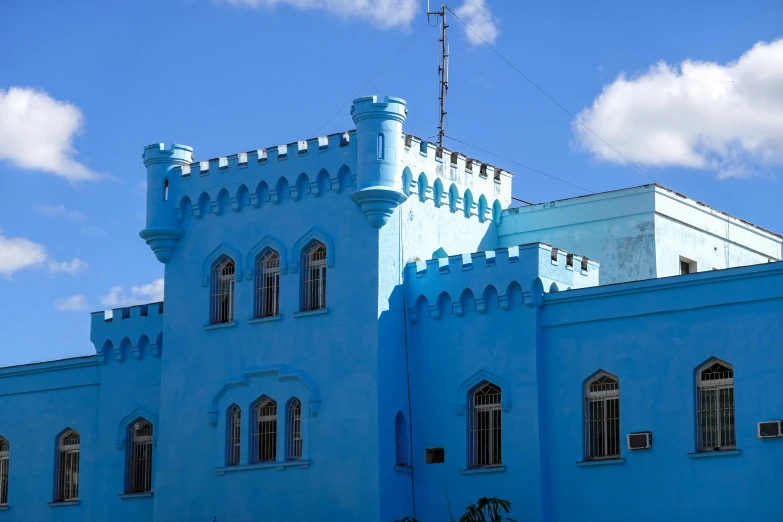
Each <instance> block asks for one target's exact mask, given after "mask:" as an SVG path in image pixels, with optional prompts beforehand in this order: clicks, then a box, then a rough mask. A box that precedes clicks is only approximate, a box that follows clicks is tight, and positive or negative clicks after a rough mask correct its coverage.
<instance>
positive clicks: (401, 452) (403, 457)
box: [394, 411, 408, 466]
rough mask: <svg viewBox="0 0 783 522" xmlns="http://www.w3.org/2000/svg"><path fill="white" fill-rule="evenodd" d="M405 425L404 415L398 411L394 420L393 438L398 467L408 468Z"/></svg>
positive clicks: (406, 430) (406, 429)
mask: <svg viewBox="0 0 783 522" xmlns="http://www.w3.org/2000/svg"><path fill="white" fill-rule="evenodd" d="M406 425H407V423H406V422H405V415H403V414H402V412H401V411H398V412H397V417H396V418H395V419H394V438H395V439H396V449H397V451H396V454H397V465H398V466H408V428H407V426H406Z"/></svg>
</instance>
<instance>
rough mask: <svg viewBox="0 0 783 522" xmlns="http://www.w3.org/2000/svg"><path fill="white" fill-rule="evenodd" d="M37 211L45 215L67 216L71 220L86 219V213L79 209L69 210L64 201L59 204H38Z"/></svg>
mask: <svg viewBox="0 0 783 522" xmlns="http://www.w3.org/2000/svg"><path fill="white" fill-rule="evenodd" d="M35 210H36V212H38V213H39V214H41V215H43V216H55V217H65V218H68V219H70V220H71V221H84V220H85V219H86V218H85V216H84V214H82V213H81V212H79V211H78V210H69V209H68V208H66V207H65V205H63V204H62V203H60V204H59V205H36V207H35Z"/></svg>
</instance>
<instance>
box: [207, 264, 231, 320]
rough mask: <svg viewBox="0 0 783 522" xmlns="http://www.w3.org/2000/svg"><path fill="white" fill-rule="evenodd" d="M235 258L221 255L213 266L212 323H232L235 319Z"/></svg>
mask: <svg viewBox="0 0 783 522" xmlns="http://www.w3.org/2000/svg"><path fill="white" fill-rule="evenodd" d="M235 270H236V265H235V264H234V260H233V259H231V258H230V257H228V256H226V255H222V256H220V258H219V259H218V260H217V261H216V262H215V264H214V266H213V267H212V306H211V317H210V319H211V322H212V323H230V322H231V321H233V320H234V272H235Z"/></svg>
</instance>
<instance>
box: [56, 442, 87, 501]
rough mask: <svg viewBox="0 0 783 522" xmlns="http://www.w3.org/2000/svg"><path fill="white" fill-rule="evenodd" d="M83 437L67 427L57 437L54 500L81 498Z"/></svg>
mask: <svg viewBox="0 0 783 522" xmlns="http://www.w3.org/2000/svg"><path fill="white" fill-rule="evenodd" d="M80 453H81V437H80V435H79V432H78V431H75V430H72V429H67V430H65V431H64V432H63V433H62V434H60V436H59V437H57V460H56V462H55V465H56V470H55V475H54V477H55V482H54V501H55V502H69V501H74V500H78V499H79V458H80Z"/></svg>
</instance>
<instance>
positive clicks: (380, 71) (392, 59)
mask: <svg viewBox="0 0 783 522" xmlns="http://www.w3.org/2000/svg"><path fill="white" fill-rule="evenodd" d="M428 26H429V22H427V23H425V24H424V25H422V26H421V28H420V29H419V30H418V31H416V34H414V35H413V36H411V38H410V39H409V40H408V41H407V42H405V45H403V46H402V47H400V50H399V51H397V52H396V53H395V54H394V56H392V57H391V58H389V61H387V62H386V64H385V65H384V66H383V67H381V69H380V70H379V71H378V72H377V73H375V75H374V76H373V77H372V78H370V79H369V80H367V83H365V84H364V85H362V86H361V87H359V90H357V91H356V93H355V94H354V95H353V96H351V99H350V100H348V101H347V102H345V103H344V104H342V105H341V106H340V108H339V109H337V111H336V112H335V113H334V114H332V117H331V118H329V119H328V120H326V121H325V122H324V124H323V125H321V126H320V127H318V130H317V131H315V132H314V133H313V136H312V137H313V138H314V137H316V136H318V133H319V132H321V129H323V128H324V127H326V126H327V125H328V124H329V122H330V121H332V120H333V119H334V118H335V117H336V116H337V115H338V114H340V113H341V112H343V110H344V109H345V107H346V106H347V105H348V104H349V103H351V102H353V100H354V99H355V98H356V97H357V96H358V95H359V94H360V93H361V92H362V91H363V90H364V88H365V87H367V86H368V85H370V84H371V83H372V82H373V80H375V79H376V78H377V77H378V76H380V74H381V73H382V72H383V71H385V70H386V68H387V67H388V66H389V65H391V63H392V62H393V61H394V60H395V59H397V57H398V56H399V55H400V54H402V52H403V51H404V50H405V48H406V47H408V45H410V43H411V42H412V41H413V40H415V39H416V37H417V36H419V34H420V33H421V32H422V31H423V30H424V28H425V27H428Z"/></svg>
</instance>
